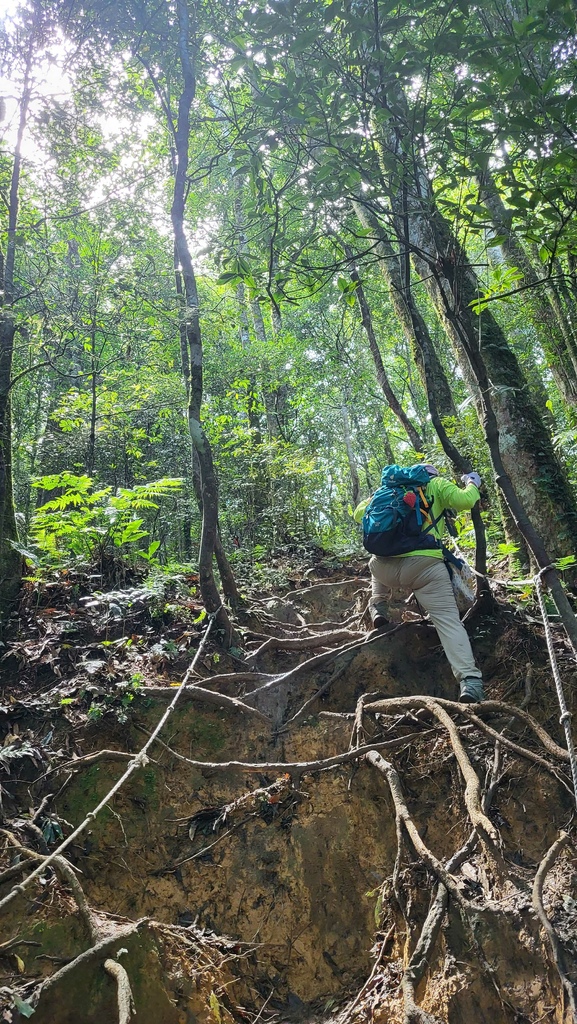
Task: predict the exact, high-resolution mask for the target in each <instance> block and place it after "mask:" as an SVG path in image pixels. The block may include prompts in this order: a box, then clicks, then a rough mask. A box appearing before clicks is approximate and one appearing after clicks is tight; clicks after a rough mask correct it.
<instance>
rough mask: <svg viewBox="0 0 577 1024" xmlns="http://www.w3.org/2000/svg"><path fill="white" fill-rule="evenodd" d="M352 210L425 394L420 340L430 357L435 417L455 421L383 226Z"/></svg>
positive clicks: (360, 207)
mask: <svg viewBox="0 0 577 1024" xmlns="http://www.w3.org/2000/svg"><path fill="white" fill-rule="evenodd" d="M353 209H354V211H355V213H356V215H357V217H358V219H359V221H360V223H361V225H362V226H363V227H364V228H365V229H369V230H371V231H372V232H374V236H373V237H374V244H375V252H376V253H377V255H378V256H380V257H381V262H380V269H381V271H382V273H383V276H384V278H385V280H386V281H387V284H388V286H389V290H390V296H391V301H392V303H393V307H394V310H395V312H396V314H397V316H398V318H399V322H400V323H401V325H402V327H403V330H404V332H405V336H406V338H407V340H408V342H409V345H410V346H411V350H412V352H413V356H414V359H415V363H416V365H417V368H418V370H419V372H420V374H421V379H422V381H423V385H424V387H425V390H426V389H427V387H428V384H427V373H426V372H425V367H424V365H423V357H422V352H423V347H424V346H423V342H422V339H427V343H426V347H427V348H428V351H429V353H430V356H429V367H428V373H429V377H432V381H433V387H434V391H435V395H436V396H437V408H438V410H439V415H440V416H441V417H442V419H445V417H447V416H451V417H456V415H457V410H456V408H455V402H454V399H453V393H452V391H451V387H450V385H449V381H448V380H447V374H446V373H445V371H444V369H443V365H442V363H441V361H440V359H439V357H438V355H437V353H436V350H435V346H434V344H433V340H432V338H431V336H430V334H429V329H428V327H427V324H426V323H425V320H424V318H423V316H422V314H421V312H420V310H419V308H418V306H417V304H416V302H415V300H414V297H413V294H412V291H411V290H410V289H409V291H408V292H407V290H406V289H405V288H404V287H403V284H402V280H401V269H400V266H399V261H400V257H399V256H398V254H397V253H395V251H394V249H393V246H392V245H391V242H390V240H389V238H388V236H387V233H386V231H385V230H384V228H383V225H382V224H381V222H380V221H379V220H378V218H377V217H376V216H375V214H374V213H373V212H372V211H371V209H370V208H369V207H367V206H365V205H364V204H363V203H361V202H360V201H355V202H353ZM471 386H472V387H473V388H474V387H475V385H474V381H473V380H472V379H471Z"/></svg>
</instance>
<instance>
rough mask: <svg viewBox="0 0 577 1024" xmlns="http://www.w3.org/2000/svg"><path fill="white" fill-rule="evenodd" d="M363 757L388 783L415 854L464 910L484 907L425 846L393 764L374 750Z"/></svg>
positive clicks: (477, 909) (477, 910)
mask: <svg viewBox="0 0 577 1024" xmlns="http://www.w3.org/2000/svg"><path fill="white" fill-rule="evenodd" d="M365 757H366V760H367V761H369V762H370V764H372V765H374V767H375V768H377V770H378V771H380V772H381V774H382V775H384V776H385V778H386V780H387V782H388V784H389V789H390V791H391V796H392V798H393V801H394V804H395V812H396V814H397V815H398V818H399V821H400V822H402V824H403V825H404V827H405V829H406V831H407V834H408V836H409V839H410V840H411V843H412V845H413V847H414V849H415V852H416V853H417V855H418V856H419V857H420V858H421V860H423V861H424V862H425V864H426V865H427V867H428V868H430V870H431V871H432V872H433V874H435V875H436V876H437V878H438V879H439V880H440V881H441V882H442V883H443V885H444V886H445V888H446V889H448V891H449V892H450V894H451V895H452V896H453V897H454V898H455V900H456V901H457V902H458V903H459V904H460V906H462V907H464V908H465V909H466V910H469V909H470V910H473V911H475V912H477V913H478V912H479V911H480V910H483V909H485V908H483V907H482V906H477V905H476V904H474V903H470V902H469V900H467V899H465V897H464V896H463V894H462V892H461V889H460V887H459V885H458V883H457V882H456V880H455V879H454V878H453V876H452V875H451V874H450V873H449V871H448V870H447V868H445V866H444V865H443V864H442V863H441V861H440V860H438V859H437V857H435V855H434V854H433V853H432V852H431V850H429V848H428V846H426V845H425V843H424V842H423V840H422V839H421V836H420V834H419V831H418V829H417V826H416V825H415V823H414V821H413V819H412V817H411V813H410V811H409V808H408V807H407V804H406V802H405V798H404V796H403V791H402V788H401V780H400V778H399V775H398V773H397V771H396V770H395V768H394V767H393V765H392V764H390V762H389V761H385V759H384V757H382V756H381V755H380V754H379V753H377V752H376V751H375V750H371V751H369V753H368V754H366V755H365Z"/></svg>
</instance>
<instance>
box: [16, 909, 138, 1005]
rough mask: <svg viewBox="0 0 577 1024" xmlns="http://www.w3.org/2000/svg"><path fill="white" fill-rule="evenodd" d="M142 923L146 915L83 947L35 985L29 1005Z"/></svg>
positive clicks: (122, 939) (132, 932) (133, 931)
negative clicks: (82, 950)
mask: <svg viewBox="0 0 577 1024" xmlns="http://www.w3.org/2000/svg"><path fill="white" fill-rule="evenodd" d="M144 924H148V918H146V917H143V918H141V919H140V920H139V921H134V922H133V923H132V924H128V925H124V926H120V927H119V928H117V929H116V930H115V932H114V935H108V936H107V937H106V938H104V939H100V941H99V942H96V943H95V944H94V945H93V946H90V948H89V949H85V950H84V952H83V953H79V955H78V956H77V957H75V958H74V960H71V961H70V963H67V964H64V966H63V967H61V968H60V970H58V971H55V972H54V974H51V975H50V977H49V978H46V980H45V981H43V982H41V984H40V985H38V986H37V987H36V989H35V991H34V994H33V995H32V996H31V998H30V1003H31V1005H32V1006H37V1005H38V1001H39V999H40V997H41V996H43V995H45V994H46V993H47V992H49V991H50V990H51V989H52V988H54V986H55V985H57V984H58V983H59V982H60V981H62V979H63V978H66V977H67V976H68V975H69V974H72V973H73V971H75V970H76V969H77V967H80V966H81V965H85V964H87V963H90V962H91V961H92V960H94V959H96V958H97V957H99V956H102V954H103V953H105V952H106V953H107V952H108V951H109V950H111V949H112V948H113V947H114V946H116V945H117V944H118V943H120V942H122V941H124V940H126V939H127V938H128V937H129V936H130V935H134V933H135V932H137V931H138V929H139V928H141V927H142V926H143V925H144Z"/></svg>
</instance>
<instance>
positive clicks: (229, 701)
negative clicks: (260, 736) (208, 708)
mask: <svg viewBox="0 0 577 1024" xmlns="http://www.w3.org/2000/svg"><path fill="white" fill-rule="evenodd" d="M253 674H254V673H250V675H253ZM245 675H246V673H244V672H239V673H234V672H233V673H232V676H220V677H217V676H214V677H213V678H212V679H210V682H211V683H212V682H213V681H214V680H215V679H217V678H220V679H231V678H232V679H241V678H242V677H243V676H245ZM256 675H257V677H258V678H259V679H260V678H261V675H260V673H256ZM182 686H184V683H182ZM140 693H141V694H142V695H143V696H144V697H156V698H158V699H160V700H171V699H172V698H173V697H174V689H173V688H172V687H170V686H143V687H142V688H141V690H140ZM182 699H183V700H184V701H192V700H197V701H200V702H201V703H203V704H211V705H212V706H213V707H217V708H223V709H224V710H229V711H240V712H241V714H243V715H250V716H252V717H253V718H259V719H260V720H261V722H268V724H269V725H270V718H269V717H268V715H265V714H264V712H262V711H259V710H258V709H257V708H253V707H249V706H248V705H247V704H244V703H243V701H241V700H238V698H237V697H227V696H226V695H225V694H224V693H216V692H215V691H214V690H205V689H204V687H202V686H191V685H188V686H187V687H186V689H185V690H184V692H183V695H182Z"/></svg>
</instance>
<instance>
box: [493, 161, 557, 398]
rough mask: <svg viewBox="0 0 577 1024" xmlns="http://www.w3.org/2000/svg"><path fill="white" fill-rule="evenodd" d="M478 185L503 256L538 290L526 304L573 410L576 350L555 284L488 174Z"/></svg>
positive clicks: (527, 282) (526, 281) (530, 294)
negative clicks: (541, 272)
mask: <svg viewBox="0 0 577 1024" xmlns="http://www.w3.org/2000/svg"><path fill="white" fill-rule="evenodd" d="M479 185H480V188H481V190H482V191H481V202H482V203H483V204H484V205H485V206H486V208H487V210H488V211H489V215H490V217H491V221H492V223H493V227H494V228H495V232H496V234H497V235H499V236H500V237H501V238H502V239H503V241H502V242H501V243H500V249H501V252H502V253H503V256H504V257H505V259H506V260H507V262H508V263H510V264H511V265H513V266H516V267H518V269H519V270H520V271H521V272H522V274H523V279H524V284H528V285H532V286H533V287H534V288H535V289H536V290H535V291H533V290H532V291H529V292H525V303H526V305H527V307H528V308H529V310H530V312H531V315H532V319H533V321H534V323H535V327H536V328H537V331H538V334H539V339H540V341H541V344H542V346H543V351H544V352H545V355H546V356H547V358H548V362H549V366H550V368H551V373H552V374H553V377H554V379H555V381H556V383H557V386H558V388H559V391H560V393H561V396H562V398H563V399H564V400H565V402H566V403H567V404H568V405H569V407H571V406H573V405H574V404H575V402H576V400H577V349H576V348H575V344H574V339H573V336H572V332H571V328H570V326H569V324H568V323H567V319H566V316H565V313H564V311H563V309H562V303H561V298H560V296H559V295H558V293H557V291H556V288H555V286H554V284H553V283H551V282H549V283H545V284H544V283H543V280H542V278H541V277H540V276H539V274H538V273H537V270H536V268H535V266H534V265H533V263H532V261H531V259H530V258H529V255H528V254H527V253H526V251H525V249H524V248H523V246H522V244H521V242H520V241H519V239H518V238H517V236H516V234H515V232H514V231H513V228H512V226H511V223H512V212H511V211H509V210H507V208H506V207H505V204H504V203H503V200H502V199H501V196H500V195H499V192H498V190H497V186H496V185H495V182H494V180H493V177H492V175H491V174H490V172H489V171H485V172H484V173H483V174H482V175H479ZM543 289H545V293H544V295H543Z"/></svg>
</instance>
